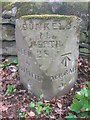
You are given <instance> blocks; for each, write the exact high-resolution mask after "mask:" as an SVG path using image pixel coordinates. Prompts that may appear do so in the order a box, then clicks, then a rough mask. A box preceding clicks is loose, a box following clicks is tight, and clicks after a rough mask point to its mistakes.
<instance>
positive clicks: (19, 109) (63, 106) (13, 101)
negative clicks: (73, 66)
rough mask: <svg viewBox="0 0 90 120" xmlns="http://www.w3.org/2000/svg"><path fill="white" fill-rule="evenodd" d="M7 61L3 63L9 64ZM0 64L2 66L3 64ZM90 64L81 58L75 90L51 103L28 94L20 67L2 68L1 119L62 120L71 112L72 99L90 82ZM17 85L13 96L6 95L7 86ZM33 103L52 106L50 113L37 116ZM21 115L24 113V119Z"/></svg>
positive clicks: (0, 73)
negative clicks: (21, 76) (21, 78)
mask: <svg viewBox="0 0 90 120" xmlns="http://www.w3.org/2000/svg"><path fill="white" fill-rule="evenodd" d="M7 61H8V60H7V59H6V60H3V62H1V63H7ZM1 63H0V64H1ZM89 73H90V62H89V61H88V60H87V59H82V58H80V59H79V60H78V79H77V81H76V83H75V85H74V87H73V88H71V90H70V92H69V93H68V94H67V95H64V96H61V97H59V98H58V99H55V98H54V97H53V98H52V99H51V100H50V101H46V100H44V98H42V99H40V98H36V97H35V96H34V95H32V94H30V93H28V91H26V90H25V89H24V87H23V85H22V84H21V83H20V79H19V74H18V66H17V65H16V64H11V65H9V66H7V67H1V68H0V86H1V87H2V90H1V89H0V93H1V94H0V113H1V114H0V118H1V119H2V120H18V119H19V120H22V119H24V120H62V119H64V118H65V116H66V115H67V114H68V112H69V111H70V109H69V107H70V105H71V103H72V99H73V98H74V95H75V93H76V92H77V91H80V89H81V88H83V87H85V82H86V81H90V76H89ZM9 84H10V85H15V87H16V91H15V92H13V93H11V94H6V91H7V85H9ZM31 101H33V102H34V103H36V102H37V101H41V102H43V103H46V104H50V108H51V110H50V113H49V114H46V113H45V112H44V111H42V112H41V114H38V115H37V114H36V112H35V108H30V107H29V105H30V103H31ZM21 113H24V114H23V116H25V118H22V116H21Z"/></svg>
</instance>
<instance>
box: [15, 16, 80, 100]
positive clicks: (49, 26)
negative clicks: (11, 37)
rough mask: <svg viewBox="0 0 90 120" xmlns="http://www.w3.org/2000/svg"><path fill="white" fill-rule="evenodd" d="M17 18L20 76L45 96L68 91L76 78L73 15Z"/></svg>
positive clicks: (76, 20)
mask: <svg viewBox="0 0 90 120" xmlns="http://www.w3.org/2000/svg"><path fill="white" fill-rule="evenodd" d="M26 18H27V16H26V17H23V18H20V19H18V20H17V21H16V30H15V32H16V44H17V51H18V61H19V72H20V79H21V82H22V83H23V84H24V86H25V87H26V88H27V89H28V90H29V91H30V92H32V93H34V94H35V95H36V96H40V95H41V94H44V97H45V98H46V99H50V98H52V97H53V96H59V95H64V94H66V93H68V91H69V90H70V88H71V87H72V86H73V85H74V82H75V81H76V79H77V61H78V55H79V48H78V46H79V45H78V42H79V24H80V19H79V18H77V17H75V16H61V15H54V16H53V17H52V15H51V16H50V15H47V16H46V17H45V16H44V15H42V16H41V15H35V16H33V15H31V16H30V17H29V18H28V19H26Z"/></svg>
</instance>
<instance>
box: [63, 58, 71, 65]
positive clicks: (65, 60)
mask: <svg viewBox="0 0 90 120" xmlns="http://www.w3.org/2000/svg"><path fill="white" fill-rule="evenodd" d="M69 61H71V59H70V58H69V57H68V56H65V57H64V58H63V60H62V62H61V63H62V64H63V65H64V66H66V67H67V66H68V62H69Z"/></svg>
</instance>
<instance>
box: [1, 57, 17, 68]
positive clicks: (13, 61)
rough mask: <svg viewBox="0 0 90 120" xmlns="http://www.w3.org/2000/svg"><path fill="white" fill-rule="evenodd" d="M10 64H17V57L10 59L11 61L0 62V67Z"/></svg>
mask: <svg viewBox="0 0 90 120" xmlns="http://www.w3.org/2000/svg"><path fill="white" fill-rule="evenodd" d="M11 64H15V65H18V59H17V58H16V59H14V60H12V61H11V62H5V63H2V64H0V67H3V68H4V67H7V66H9V65H11Z"/></svg>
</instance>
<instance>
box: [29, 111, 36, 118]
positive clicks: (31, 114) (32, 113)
mask: <svg viewBox="0 0 90 120" xmlns="http://www.w3.org/2000/svg"><path fill="white" fill-rule="evenodd" d="M27 114H28V115H29V116H30V117H34V116H35V113H34V112H33V111H30V112H27Z"/></svg>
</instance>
